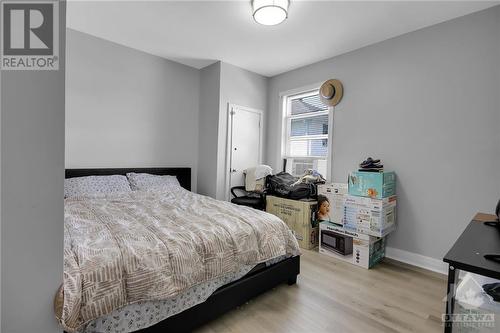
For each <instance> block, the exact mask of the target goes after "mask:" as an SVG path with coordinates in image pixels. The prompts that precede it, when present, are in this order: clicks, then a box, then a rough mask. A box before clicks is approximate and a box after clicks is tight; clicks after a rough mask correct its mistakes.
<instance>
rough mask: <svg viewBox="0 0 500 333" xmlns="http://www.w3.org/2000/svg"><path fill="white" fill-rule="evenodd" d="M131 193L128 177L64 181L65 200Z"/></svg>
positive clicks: (113, 176)
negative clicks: (96, 195) (95, 195)
mask: <svg viewBox="0 0 500 333" xmlns="http://www.w3.org/2000/svg"><path fill="white" fill-rule="evenodd" d="M131 191H132V190H131V189H130V185H129V183H128V180H127V177H125V176H121V175H112V176H88V177H75V178H68V179H65V180H64V197H65V198H73V197H80V196H89V195H94V194H114V193H123V192H131Z"/></svg>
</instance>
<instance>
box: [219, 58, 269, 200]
mask: <svg viewBox="0 0 500 333" xmlns="http://www.w3.org/2000/svg"><path fill="white" fill-rule="evenodd" d="M220 78H221V79H220V87H221V88H220V96H221V97H220V99H221V103H220V113H219V130H218V131H219V136H218V147H219V149H218V153H217V161H218V162H217V199H221V200H223V199H225V198H226V194H227V193H226V192H227V191H226V187H225V186H226V176H227V174H226V150H227V149H226V148H227V145H226V139H227V113H228V104H229V103H231V104H237V105H240V106H246V107H249V108H252V109H257V110H262V111H263V113H264V126H265V122H266V120H265V118H266V109H267V107H266V106H267V88H268V85H267V84H268V78H267V77H265V76H262V75H259V74H256V73H254V72H250V71H247V70H246V69H243V68H240V67H236V66H233V65H231V64H228V63H224V62H222V63H221V76H220ZM264 142H265V141H264Z"/></svg>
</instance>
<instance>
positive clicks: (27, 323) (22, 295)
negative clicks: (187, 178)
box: [0, 2, 66, 333]
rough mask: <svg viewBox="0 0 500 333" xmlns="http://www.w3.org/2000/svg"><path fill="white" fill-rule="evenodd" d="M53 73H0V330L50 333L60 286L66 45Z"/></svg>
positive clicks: (62, 8) (62, 40) (62, 9)
mask: <svg viewBox="0 0 500 333" xmlns="http://www.w3.org/2000/svg"><path fill="white" fill-rule="evenodd" d="M59 10H60V17H59V22H60V32H61V34H60V42H59V43H60V44H59V45H60V46H59V48H60V50H61V54H60V65H59V67H60V69H59V71H18V72H16V71H3V72H2V73H1V98H2V99H1V129H0V132H1V161H2V163H1V179H2V183H1V207H2V210H1V223H2V224H1V272H2V280H1V294H2V298H1V309H2V313H1V316H2V323H1V329H0V330H1V331H2V332H4V333H27V332H40V333H54V332H58V331H61V330H60V329H59V327H58V325H57V323H56V320H55V319H54V311H53V298H54V295H55V293H56V290H57V288H58V287H59V285H60V284H61V283H62V278H63V276H62V271H63V267H62V266H63V231H64V227H63V218H64V217H63V209H64V207H63V179H64V67H65V66H64V63H65V59H64V58H65V56H64V48H65V26H66V21H65V17H66V7H65V2H61V5H60V9H59Z"/></svg>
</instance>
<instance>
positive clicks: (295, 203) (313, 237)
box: [266, 195, 318, 250]
mask: <svg viewBox="0 0 500 333" xmlns="http://www.w3.org/2000/svg"><path fill="white" fill-rule="evenodd" d="M316 209H317V201H316V200H291V199H285V198H279V197H275V196H271V195H268V196H267V197H266V211H267V212H268V213H271V214H273V215H276V216H277V217H279V218H280V219H282V220H283V221H284V222H285V223H286V225H288V227H289V228H290V229H291V230H292V232H293V234H294V235H295V237H296V238H297V241H298V243H299V246H300V247H301V248H303V249H307V250H310V249H313V248H315V247H316V246H318V223H317V221H316V218H315V216H316Z"/></svg>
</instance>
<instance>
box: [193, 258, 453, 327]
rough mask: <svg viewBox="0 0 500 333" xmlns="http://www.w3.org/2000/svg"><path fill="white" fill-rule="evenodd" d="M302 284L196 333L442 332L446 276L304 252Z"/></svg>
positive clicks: (263, 298)
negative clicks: (367, 265) (357, 263)
mask: <svg viewBox="0 0 500 333" xmlns="http://www.w3.org/2000/svg"><path fill="white" fill-rule="evenodd" d="M302 252H303V254H302V257H301V273H300V275H299V278H298V281H297V284H296V285H294V286H288V285H286V284H283V285H281V286H279V287H277V288H275V289H273V290H270V291H268V292H267V293H265V294H262V295H261V296H259V297H257V298H254V299H253V300H251V301H250V302H249V303H247V304H245V305H243V306H241V307H239V308H236V309H234V310H233V311H231V312H228V313H227V314H225V315H223V316H222V317H220V318H218V319H216V320H214V321H212V322H210V323H208V324H207V325H205V326H203V327H201V328H200V329H199V330H197V331H196V332H197V333H214V332H217V333H220V332H232V333H240V332H241V333H252V332H258V333H265V332H287V333H288V332H342V333H343V332H370V333H371V332H426V333H427V332H429V333H430V332H442V331H443V327H442V326H441V313H442V312H443V311H444V307H445V304H444V303H443V297H444V296H445V294H446V280H445V276H444V275H440V274H437V273H432V272H429V271H426V270H423V269H419V268H415V267H412V266H408V265H404V264H401V263H397V262H394V261H390V260H388V259H385V260H384V262H382V263H381V264H379V265H377V266H376V267H374V268H372V269H370V270H365V269H363V268H360V267H357V266H353V265H351V264H347V263H344V262H342V261H339V260H336V259H334V258H331V257H328V256H325V255H321V254H319V253H317V252H313V251H306V250H303V251H302Z"/></svg>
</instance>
